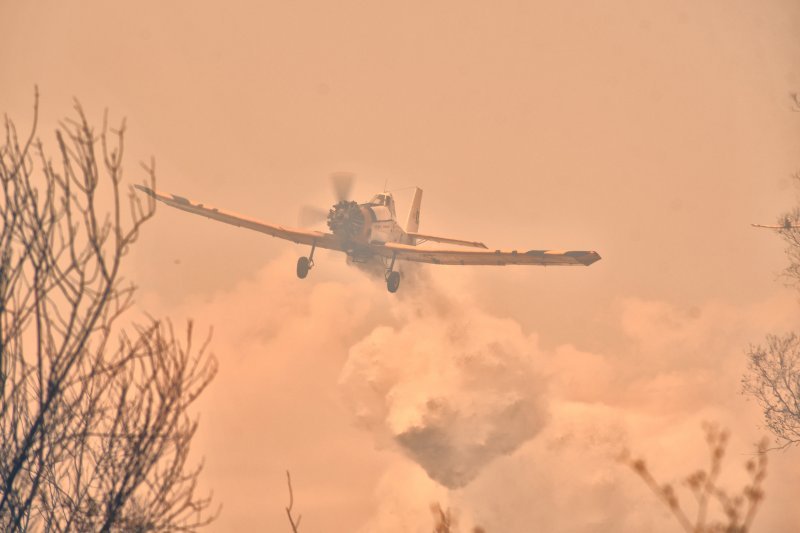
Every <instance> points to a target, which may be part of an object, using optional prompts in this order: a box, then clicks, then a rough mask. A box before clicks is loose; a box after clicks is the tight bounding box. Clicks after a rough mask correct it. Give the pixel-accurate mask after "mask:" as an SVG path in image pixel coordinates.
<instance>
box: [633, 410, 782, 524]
mask: <svg viewBox="0 0 800 533" xmlns="http://www.w3.org/2000/svg"><path fill="white" fill-rule="evenodd" d="M705 430H706V443H707V444H708V448H709V455H710V457H709V467H708V469H707V470H702V469H701V470H698V471H696V472H694V473H692V474H690V475H688V476H686V477H685V478H684V480H683V485H684V486H685V487H687V488H688V489H689V491H690V492H691V494H692V496H693V497H694V513H691V512H690V507H691V506H689V507H687V506H685V505H684V504H681V502H680V500H679V499H678V492H677V490H676V488H675V486H674V485H673V484H671V483H665V484H659V482H658V481H656V479H655V477H654V476H653V474H652V473H651V472H650V470H649V468H648V467H647V463H646V462H645V461H644V459H634V458H632V457H631V456H630V454H629V453H628V452H625V453H624V454H623V457H622V461H623V462H624V463H626V464H627V465H628V466H630V467H631V469H633V471H634V472H636V474H637V475H638V476H639V477H640V478H641V479H642V481H644V482H645V484H646V485H647V486H648V487H650V490H652V491H653V494H655V495H656V496H657V497H658V498H659V500H661V502H662V503H663V504H664V505H665V506H666V507H668V508H669V510H670V511H671V512H672V514H673V515H674V516H675V519H676V520H677V521H678V523H679V524H680V526H681V528H682V529H683V530H684V531H686V532H688V533H714V532H719V533H747V532H748V531H750V527H751V525H752V523H753V520H754V519H755V515H756V511H758V508H759V505H760V503H761V501H762V500H763V499H764V490H763V488H762V486H763V483H764V479H765V478H766V476H767V455H766V445H767V444H766V442H764V441H762V442H761V443H759V445H758V448H757V450H758V453H757V455H756V458H755V459H750V460H749V461H747V463H746V465H745V467H746V469H747V473H748V475H749V477H750V481H749V483H748V484H747V485H745V487H744V488H743V489H742V490H741V491H740V492H739V493H738V494H731V493H729V492H728V491H727V490H725V489H723V488H722V487H720V486H719V484H718V480H719V475H720V472H721V471H722V459H723V458H724V456H725V449H726V447H727V444H728V432H727V431H723V430H720V429H719V428H717V427H716V426H714V425H712V424H708V425H706V427H705ZM714 502H716V504H717V507H718V508H719V509H720V510H721V511H722V515H723V516H724V518H718V519H712V518H710V514H711V513H710V512H709V508H710V506H711V505H712V504H713V503H714Z"/></svg>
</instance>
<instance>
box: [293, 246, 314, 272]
mask: <svg viewBox="0 0 800 533" xmlns="http://www.w3.org/2000/svg"><path fill="white" fill-rule="evenodd" d="M316 248H317V243H314V244H312V245H311V253H310V254H308V257H301V258H299V259H298V260H297V277H298V278H300V279H304V278H305V277H306V276H308V271H309V270H311V269H312V268H313V267H314V250H315V249H316Z"/></svg>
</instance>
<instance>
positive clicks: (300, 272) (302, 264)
mask: <svg viewBox="0 0 800 533" xmlns="http://www.w3.org/2000/svg"><path fill="white" fill-rule="evenodd" d="M309 270H311V261H309V259H308V257H301V258H300V259H298V260H297V277H298V278H300V279H304V278H305V277H306V276H308V271H309Z"/></svg>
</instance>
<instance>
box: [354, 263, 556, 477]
mask: <svg viewBox="0 0 800 533" xmlns="http://www.w3.org/2000/svg"><path fill="white" fill-rule="evenodd" d="M416 281H417V282H421V281H422V280H421V279H420V278H417V280H416ZM434 300H435V302H434ZM396 312H397V314H399V315H400V316H399V324H398V325H396V326H385V325H380V326H378V327H376V328H375V329H373V330H372V331H371V332H370V333H369V334H368V335H367V336H366V337H365V338H364V339H363V340H361V341H360V342H358V343H356V344H355V345H354V346H353V347H352V348H351V349H350V350H349V356H348V359H347V362H346V364H345V366H344V368H343V370H342V373H341V377H340V380H339V383H340V386H341V390H342V394H343V397H344V399H345V403H346V404H347V405H348V406H349V407H350V409H351V410H352V411H353V413H354V414H355V416H356V419H357V421H358V424H359V425H360V426H361V427H364V428H366V429H369V430H370V431H372V432H373V433H374V435H375V437H376V439H377V442H379V443H381V444H385V443H386V442H388V441H391V442H393V443H394V444H396V445H397V446H398V447H399V449H401V450H402V451H403V453H404V454H405V455H406V456H407V457H409V458H410V459H412V460H413V461H415V462H416V463H418V464H419V465H420V466H421V467H422V468H423V469H425V471H426V472H427V473H428V475H429V476H430V477H431V478H432V479H434V480H436V481H437V482H439V483H441V484H442V485H444V486H445V487H448V488H459V487H463V486H465V485H467V484H468V483H469V482H471V481H472V480H473V479H475V477H476V476H477V475H478V474H479V473H480V471H481V469H482V468H483V467H484V466H486V465H487V464H488V463H490V462H491V461H492V460H494V459H495V458H497V457H499V456H501V455H505V454H509V453H511V452H513V451H514V450H516V449H517V448H519V446H520V445H522V444H523V443H524V442H525V441H527V440H529V439H531V438H533V437H534V436H535V435H536V434H537V433H539V431H541V429H542V428H543V427H544V425H545V421H546V401H545V384H544V380H543V378H542V376H541V374H540V372H539V371H538V370H537V368H538V367H540V366H541V364H540V355H539V351H538V348H537V345H536V339H535V337H532V336H528V335H525V334H524V333H523V332H522V330H521V329H520V327H519V325H518V324H517V323H516V322H514V321H512V320H504V319H499V318H496V317H492V316H489V315H487V314H485V313H483V312H481V311H480V310H478V309H477V308H476V307H475V305H474V304H471V303H469V302H465V301H456V300H453V299H450V298H448V297H444V296H443V295H442V294H440V293H438V292H437V291H435V290H434V288H433V287H431V286H430V285H428V284H427V283H424V284H422V285H416V286H415V287H413V295H412V296H410V297H409V299H406V300H405V301H403V302H401V303H400V306H399V307H398V308H397V311H396Z"/></svg>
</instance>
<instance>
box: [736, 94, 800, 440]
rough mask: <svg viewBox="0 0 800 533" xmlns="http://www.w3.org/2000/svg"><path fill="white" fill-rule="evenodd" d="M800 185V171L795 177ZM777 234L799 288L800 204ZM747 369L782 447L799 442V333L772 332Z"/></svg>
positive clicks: (748, 389)
mask: <svg viewBox="0 0 800 533" xmlns="http://www.w3.org/2000/svg"><path fill="white" fill-rule="evenodd" d="M792 102H793V104H794V110H795V111H800V95H798V94H793V95H792ZM794 179H795V184H796V185H797V186H798V188H800V172H798V173H797V174H795V176H794ZM778 226H782V227H781V228H779V229H778V230H777V231H778V234H779V235H780V237H781V238H782V239H783V240H784V241H785V242H786V256H787V258H788V259H789V265H788V266H787V267H786V269H785V270H784V272H783V276H784V279H785V280H786V281H787V282H788V283H789V284H790V285H793V286H795V287H796V288H798V289H800V206H798V207H795V208H794V209H792V210H790V211H789V212H787V213H784V214H783V215H781V217H780V219H779V221H778ZM747 355H748V359H749V361H748V372H747V374H745V376H744V377H743V378H742V384H743V389H744V392H745V393H746V394H749V395H751V396H753V397H754V398H755V399H756V401H758V403H759V405H760V406H761V408H762V410H763V411H764V421H765V423H766V425H767V427H768V428H769V429H770V431H772V433H773V434H774V435H775V438H776V441H777V445H778V447H779V448H785V447H788V446H792V445H797V444H800V339H799V338H798V335H797V334H796V333H786V334H783V335H769V336H768V337H767V339H766V346H761V345H756V346H751V347H750V349H749V350H748V351H747Z"/></svg>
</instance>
